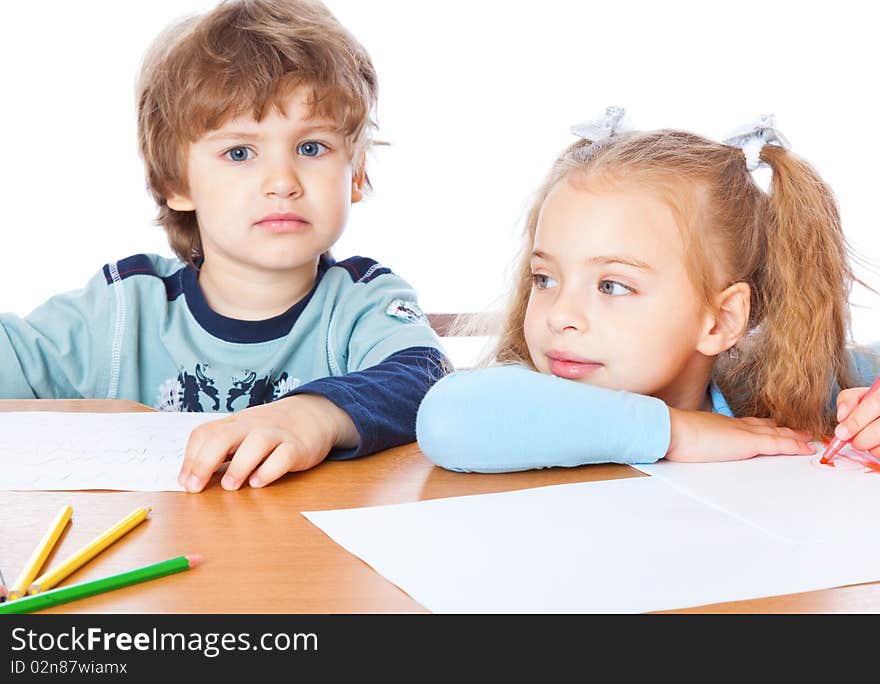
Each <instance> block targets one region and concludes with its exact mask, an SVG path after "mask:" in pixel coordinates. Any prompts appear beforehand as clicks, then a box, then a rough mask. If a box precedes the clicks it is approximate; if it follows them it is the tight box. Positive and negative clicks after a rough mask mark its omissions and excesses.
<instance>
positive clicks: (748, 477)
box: [633, 447, 880, 544]
mask: <svg viewBox="0 0 880 684" xmlns="http://www.w3.org/2000/svg"><path fill="white" fill-rule="evenodd" d="M847 448H848V447H847ZM844 453H845V452H844ZM820 457H821V451H820V452H819V453H817V454H816V455H815V456H759V457H757V458H751V459H748V460H746V461H731V462H727V463H674V462H670V461H658V462H657V463H652V464H650V465H635V466H633V467H634V468H636V469H638V470H641V471H642V472H644V473H647V474H648V475H651V476H652V477H656V478H659V479H661V480H663V481H665V482H668V483H669V484H671V485H673V486H674V487H677V488H679V489H680V490H681V491H683V492H686V493H688V494H690V495H691V496H693V497H696V498H698V499H699V500H700V501H702V502H704V503H706V504H708V505H710V506H717V507H718V508H720V509H721V510H724V511H727V512H728V513H730V514H732V515H735V516H738V517H739V518H741V519H742V520H744V521H746V522H748V523H750V524H752V525H754V526H756V527H758V528H760V529H762V530H764V531H766V532H767V533H768V534H770V535H775V536H777V537H778V538H780V539H784V540H788V541H792V542H814V541H815V542H822V541H830V540H835V539H836V540H840V539H851V540H853V541H855V540H858V539H862V540H865V541H871V542H872V543H874V544H876V543H877V542H878V541H880V473H872V472H865V468H864V467H859V466H856V465H854V464H852V463H850V462H848V461H846V460H845V459H835V463H836V466H835V467H833V468H831V467H829V466H825V465H821V464H820V463H819V459H820Z"/></svg>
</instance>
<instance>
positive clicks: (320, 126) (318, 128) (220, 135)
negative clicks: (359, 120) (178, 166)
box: [205, 121, 338, 140]
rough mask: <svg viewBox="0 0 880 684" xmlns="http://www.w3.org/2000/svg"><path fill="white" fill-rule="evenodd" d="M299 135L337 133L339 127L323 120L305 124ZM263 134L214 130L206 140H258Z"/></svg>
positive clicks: (298, 132) (298, 130) (299, 130)
mask: <svg viewBox="0 0 880 684" xmlns="http://www.w3.org/2000/svg"><path fill="white" fill-rule="evenodd" d="M296 132H297V134H298V136H302V135H309V134H311V133H317V132H327V133H337V132H338V128H337V126H336V125H335V124H333V123H331V122H329V121H322V122H320V123H314V124H312V125H310V126H303V127H302V128H300V129H297V131H296ZM261 137H262V136H261V135H260V134H259V133H256V132H248V131H234V130H232V131H224V130H219V131H214V132H213V133H209V134H208V135H206V136H205V140H227V139H229V138H235V139H236V140H258V139H259V138H261Z"/></svg>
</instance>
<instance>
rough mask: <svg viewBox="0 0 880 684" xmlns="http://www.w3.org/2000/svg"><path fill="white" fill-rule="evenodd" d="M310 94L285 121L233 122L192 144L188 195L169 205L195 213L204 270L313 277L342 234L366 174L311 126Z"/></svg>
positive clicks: (336, 139) (315, 121)
mask: <svg viewBox="0 0 880 684" xmlns="http://www.w3.org/2000/svg"><path fill="white" fill-rule="evenodd" d="M309 93H310V90H309V89H307V88H305V87H298V88H296V89H294V90H293V91H292V92H291V94H290V95H289V96H288V97H287V98H286V99H285V100H284V105H285V111H286V114H282V113H281V112H280V111H278V109H277V108H275V107H271V108H270V109H269V112H268V113H267V114H266V116H265V117H264V118H263V120H262V121H256V120H255V119H254V118H253V117H252V116H250V115H247V116H240V117H236V118H234V119H230V120H229V121H227V122H226V123H224V124H223V125H222V126H221V127H220V128H218V129H216V130H213V131H208V132H207V133H205V134H204V135H203V136H202V137H201V138H199V139H198V140H196V141H195V142H194V143H191V144H190V146H189V149H188V155H187V157H188V159H187V180H188V185H189V192H188V194H186V195H175V196H173V197H169V198H168V205H169V206H170V207H171V208H172V209H176V210H178V211H195V212H196V217H197V218H198V224H199V234H200V237H201V241H202V250H203V254H204V257H205V266H208V265H209V264H210V265H211V268H212V270H217V269H229V268H234V267H236V266H237V267H239V268H240V269H241V270H245V271H251V272H256V271H259V272H266V271H288V272H292V271H296V270H302V271H303V273H307V272H311V273H312V274H314V268H315V265H316V263H317V259H318V257H319V256H320V255H321V253H323V252H325V251H326V250H327V249H329V248H330V247H331V246H332V245H333V243H334V242H336V240H337V239H338V238H339V236H340V235H341V234H342V231H343V229H344V228H345V224H346V221H347V219H348V212H349V207H350V206H351V204H352V203H353V202H357V201H358V200H360V199H361V197H362V194H361V188H362V185H363V173H362V172H361V173H360V174H357V173H353V170H352V160H351V158H350V154H349V151H348V148H347V146H346V140H345V138H344V136H343V135H342V134H340V133H338V132H335V131H334V128H335V126H334V123H333V122H331V121H327V120H324V119H319V118H309V114H310V111H311V110H310V108H309V106H308V101H307V97H308V95H309Z"/></svg>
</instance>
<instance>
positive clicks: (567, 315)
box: [547, 293, 588, 333]
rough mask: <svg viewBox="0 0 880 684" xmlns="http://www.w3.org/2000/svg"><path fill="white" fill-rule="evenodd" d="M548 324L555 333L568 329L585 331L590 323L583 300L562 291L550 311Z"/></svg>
mask: <svg viewBox="0 0 880 684" xmlns="http://www.w3.org/2000/svg"><path fill="white" fill-rule="evenodd" d="M547 325H548V326H549V327H550V329H551V330H552V331H553V332H555V333H561V332H564V331H566V330H574V331H578V332H585V331H586V330H587V328H588V324H587V317H586V314H585V312H584V309H583V302H582V301H581V302H578V301H575V299H574V298H573V297H568V296H566V295H564V294H563V293H560V295H559V296H558V297H557V298H556V301H555V302H553V305H552V307H551V308H550V311H549V312H548V315H547Z"/></svg>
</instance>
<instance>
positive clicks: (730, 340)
mask: <svg viewBox="0 0 880 684" xmlns="http://www.w3.org/2000/svg"><path fill="white" fill-rule="evenodd" d="M751 296H752V290H751V288H750V287H749V286H748V284H747V283H734V284H733V285H731V286H730V287H728V288H727V289H726V290H724V291H723V292H721V293H720V294H719V295H718V298H717V299H716V300H715V306H716V308H715V311H714V312H710V313H708V314H706V324H705V327H704V329H703V332H702V334H701V335H700V339H699V342H698V344H697V351H699V352H700V353H702V354H705V355H706V356H718V354H720V353H722V352H725V351H727V350H728V349H730V348H731V347H732V346H733V345H735V344H736V343H737V342H739V340H740V339H741V338H742V336H743V335H745V334H746V330H747V329H748V324H749V312H750V311H751Z"/></svg>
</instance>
